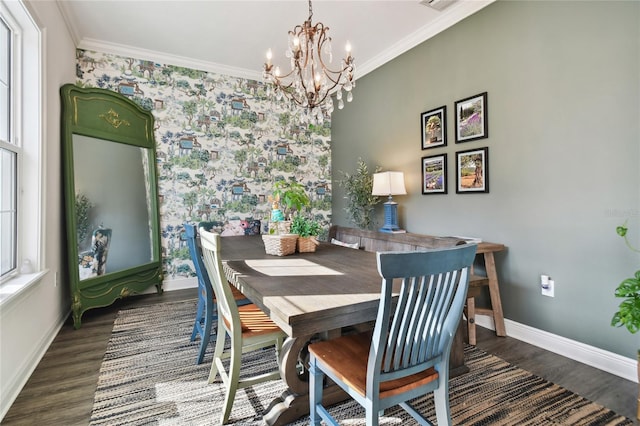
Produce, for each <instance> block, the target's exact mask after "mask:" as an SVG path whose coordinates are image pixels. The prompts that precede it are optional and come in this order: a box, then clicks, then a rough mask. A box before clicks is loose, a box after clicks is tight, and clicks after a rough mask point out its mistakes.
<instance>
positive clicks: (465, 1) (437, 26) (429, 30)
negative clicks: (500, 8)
mask: <svg viewBox="0 0 640 426" xmlns="http://www.w3.org/2000/svg"><path fill="white" fill-rule="evenodd" d="M494 1H496V0H474V1H470V0H461V1H458V2H457V3H456V4H454V5H452V6H451V7H449V8H448V9H445V11H443V12H440V16H438V17H437V18H436V19H434V20H433V21H430V22H429V23H428V24H426V25H425V26H423V27H422V28H420V29H418V30H417V31H414V32H413V33H412V34H410V35H409V36H407V37H405V38H404V39H402V40H400V41H399V42H397V43H395V44H394V45H393V46H391V47H390V48H388V49H386V50H384V51H382V52H380V53H379V54H378V55H376V56H374V57H373V58H372V59H370V60H369V61H367V62H365V63H363V64H359V65H357V67H358V68H357V74H358V75H356V78H360V77H363V76H365V75H366V74H368V73H370V72H371V71H373V70H375V69H376V68H378V67H380V66H382V65H384V64H386V63H387V62H389V61H391V60H393V59H395V58H396V57H398V56H400V55H401V54H403V53H405V52H406V51H408V50H410V49H412V48H414V47H416V46H417V45H419V44H420V43H423V42H425V41H427V40H429V39H430V38H431V37H433V36H435V35H437V34H439V33H441V32H442V31H444V30H446V29H447V28H450V27H452V26H454V25H455V24H457V23H458V22H460V21H462V20H463V19H465V18H467V17H468V16H471V15H473V14H474V13H476V12H477V11H479V10H480V9H483V8H484V7H486V6H488V5H490V4H491V3H493V2H494Z"/></svg>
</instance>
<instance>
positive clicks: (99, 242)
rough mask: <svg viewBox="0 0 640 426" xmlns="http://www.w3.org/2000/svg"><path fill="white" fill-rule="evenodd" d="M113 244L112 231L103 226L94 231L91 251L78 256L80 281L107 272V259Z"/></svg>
mask: <svg viewBox="0 0 640 426" xmlns="http://www.w3.org/2000/svg"><path fill="white" fill-rule="evenodd" d="M110 243H111V229H108V228H103V227H102V225H101V226H100V227H99V228H98V229H96V230H94V231H93V234H92V237H91V249H90V250H86V251H84V252H80V254H79V255H78V271H79V274H80V279H81V280H84V279H86V278H91V277H97V276H99V275H104V274H105V273H106V272H107V257H108V255H109V244H110Z"/></svg>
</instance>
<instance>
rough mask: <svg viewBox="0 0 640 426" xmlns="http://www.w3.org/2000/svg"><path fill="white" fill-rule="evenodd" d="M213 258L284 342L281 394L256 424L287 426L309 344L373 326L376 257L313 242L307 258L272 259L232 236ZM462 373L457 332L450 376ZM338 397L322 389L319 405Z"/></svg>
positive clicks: (298, 409) (299, 398) (255, 244)
mask: <svg viewBox="0 0 640 426" xmlns="http://www.w3.org/2000/svg"><path fill="white" fill-rule="evenodd" d="M221 257H222V263H223V268H224V273H225V275H226V277H227V279H228V280H229V282H230V283H231V284H232V285H234V286H235V287H236V288H238V289H239V290H240V291H242V293H244V294H245V295H246V296H247V298H249V299H250V300H251V301H252V302H253V303H255V304H256V305H257V306H259V307H260V308H261V309H262V310H263V311H264V312H265V313H267V314H268V315H269V317H270V318H271V319H272V320H273V321H274V322H275V323H276V324H277V325H278V326H279V327H280V328H282V330H283V331H284V332H285V333H286V334H287V336H288V338H287V339H286V340H285V342H284V345H283V348H282V350H281V352H280V355H279V361H280V375H281V377H282V380H283V381H284V383H285V384H286V386H287V390H286V391H285V392H284V393H283V394H282V395H281V396H280V397H279V398H277V399H276V400H274V401H273V402H272V403H271V404H270V405H269V407H268V409H267V412H266V413H265V414H264V417H263V418H264V420H265V422H266V423H267V424H268V425H283V424H287V423H290V422H292V421H294V420H296V419H298V418H300V417H302V416H304V415H306V414H308V413H309V398H308V393H309V385H308V372H307V366H308V351H307V346H308V345H309V343H311V342H313V341H315V340H321V339H330V338H334V337H337V336H340V335H341V334H342V333H343V332H349V331H351V330H364V329H366V328H367V327H369V328H370V327H372V325H373V323H374V322H375V319H376V315H377V312H378V304H379V301H380V290H381V283H382V279H381V277H380V275H379V274H378V270H377V261H376V253H373V252H366V251H364V250H357V249H352V248H347V247H340V246H337V245H333V244H328V243H320V245H319V246H318V247H317V249H316V251H315V252H313V253H295V254H293V255H289V256H283V257H278V256H273V255H268V254H266V253H265V248H264V243H263V242H262V239H261V237H260V236H240V237H225V238H223V239H222V252H221ZM466 371H468V368H467V367H466V366H465V365H464V341H463V333H462V332H461V331H460V327H459V329H458V333H457V334H456V337H455V339H454V344H453V347H452V350H451V357H450V376H455V375H458V374H462V373H464V372H466ZM346 398H347V395H346V394H345V393H344V392H343V391H342V390H341V389H340V388H338V387H337V386H331V387H329V388H328V389H327V390H325V391H324V403H325V404H333V403H336V402H339V401H342V400H344V399H346Z"/></svg>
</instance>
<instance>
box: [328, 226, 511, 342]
mask: <svg viewBox="0 0 640 426" xmlns="http://www.w3.org/2000/svg"><path fill="white" fill-rule="evenodd" d="M332 238H335V239H336V240H338V241H342V242H345V243H351V244H353V243H357V244H358V247H359V248H360V249H361V250H366V251H372V252H375V251H396V250H398V251H409V250H418V249H420V248H445V247H452V246H455V245H459V244H466V243H465V241H463V240H461V239H459V238H455V237H435V236H432V235H421V234H412V233H408V232H407V233H401V234H388V233H384V232H377V231H368V230H364V229H357V228H348V227H344V226H337V225H334V226H332V227H331V228H330V229H329V241H331V239H332ZM505 249H506V247H505V246H504V244H498V243H489V242H484V241H483V242H481V243H479V244H478V250H477V255H482V256H480V259H479V260H481V261H483V262H484V269H485V272H486V275H479V274H476V273H475V271H473V270H472V271H471V277H470V278H469V292H468V294H467V295H468V298H467V306H466V308H465V316H466V317H467V330H468V340H469V344H472V345H475V343H476V329H475V314H476V313H478V314H483V315H489V316H490V317H491V318H493V322H494V326H495V330H496V335H498V336H506V335H507V333H506V330H505V326H504V315H503V312H502V302H501V300H500V288H499V285H498V275H497V273H496V263H495V258H494V256H493V254H494V253H495V252H498V251H503V250H505ZM482 287H488V288H489V297H490V301H491V306H490V307H489V308H476V306H475V298H476V297H478V296H479V295H480V294H481V289H482Z"/></svg>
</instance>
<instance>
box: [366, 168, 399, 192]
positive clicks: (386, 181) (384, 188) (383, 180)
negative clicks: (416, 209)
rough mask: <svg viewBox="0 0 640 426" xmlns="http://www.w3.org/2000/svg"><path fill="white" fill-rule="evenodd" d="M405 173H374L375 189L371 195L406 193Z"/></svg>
mask: <svg viewBox="0 0 640 426" xmlns="http://www.w3.org/2000/svg"><path fill="white" fill-rule="evenodd" d="M406 193H407V190H406V189H405V188H404V173H402V172H381V173H375V174H374V175H373V191H371V195H387V196H389V195H404V194H406Z"/></svg>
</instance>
